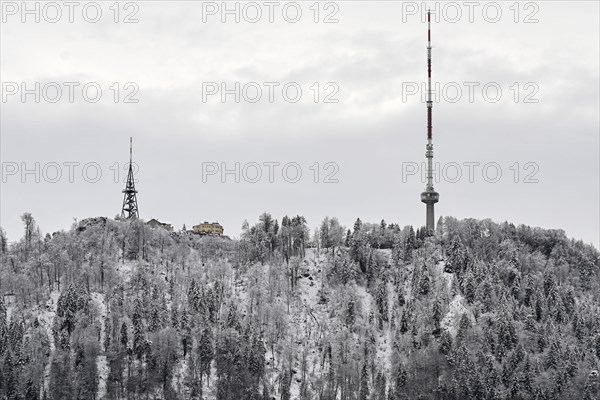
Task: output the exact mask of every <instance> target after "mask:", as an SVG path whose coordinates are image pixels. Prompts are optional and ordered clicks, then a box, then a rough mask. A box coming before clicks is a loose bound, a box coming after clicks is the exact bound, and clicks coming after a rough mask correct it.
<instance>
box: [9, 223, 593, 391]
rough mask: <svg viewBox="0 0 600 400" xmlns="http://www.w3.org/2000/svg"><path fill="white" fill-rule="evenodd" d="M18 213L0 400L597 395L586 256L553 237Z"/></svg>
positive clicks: (483, 228)
mask: <svg viewBox="0 0 600 400" xmlns="http://www.w3.org/2000/svg"><path fill="white" fill-rule="evenodd" d="M22 219H23V223H24V235H23V238H22V239H21V240H20V241H18V242H17V243H10V244H9V243H7V241H6V237H5V234H4V232H3V231H2V232H1V235H0V242H1V243H0V245H1V246H0V247H1V254H0V261H1V270H0V292H1V293H2V294H4V296H2V297H1V298H0V370H1V373H0V399H9V400H13V399H26V400H32V399H52V400H63V399H64V400H71V399H77V400H79V399H203V400H213V399H218V400H246V399H247V400H267V399H269V400H270V399H276V400H279V399H281V400H293V399H298V400H300V399H318V400H334V399H335V400H337V399H341V400H354V399H356V400H367V399H369V400H399V399H586V400H591V399H598V398H600V377H599V376H598V370H599V369H600V254H599V252H598V251H597V250H596V249H594V248H593V247H592V246H590V245H586V244H584V243H582V242H580V241H574V240H571V239H568V238H567V237H566V235H565V233H564V232H563V231H559V230H544V229H539V228H530V227H527V226H518V227H515V226H514V225H512V224H510V223H502V224H498V223H494V222H492V221H489V220H483V221H478V220H473V219H468V220H463V221H458V220H456V219H454V218H450V217H447V218H442V219H440V221H439V222H438V226H437V229H436V231H435V232H424V231H421V230H417V231H416V232H415V230H413V228H412V227H410V226H407V227H403V228H401V227H400V226H399V225H396V224H390V225H387V224H386V223H385V222H384V221H381V222H380V223H376V224H371V223H366V222H362V221H361V220H360V219H358V220H357V221H356V223H355V224H354V226H353V227H351V229H346V228H344V227H342V226H340V224H339V222H338V221H337V219H335V218H331V219H330V218H326V219H325V220H324V221H322V223H321V224H320V229H317V230H316V231H315V232H313V233H311V232H309V230H308V228H307V222H306V220H305V219H304V218H303V217H302V216H294V217H287V216H285V217H283V218H281V219H275V218H274V217H272V216H271V215H270V214H267V213H265V214H263V215H261V216H260V217H259V221H258V222H257V223H255V224H253V225H251V224H248V223H247V222H245V223H244V224H243V226H242V229H243V233H242V235H241V238H240V239H239V240H237V239H236V240H230V239H228V238H221V237H211V236H199V235H195V234H193V233H188V232H176V233H169V232H167V231H165V230H163V229H151V228H150V227H148V226H146V225H145V224H144V223H143V221H140V220H133V221H130V220H112V219H107V218H91V219H88V220H84V221H81V222H79V223H76V224H74V225H73V227H72V229H70V230H69V231H67V232H56V233H54V234H52V235H50V234H47V235H42V234H41V233H40V229H39V228H38V227H37V226H36V222H35V220H34V218H33V217H32V216H31V215H30V214H24V215H23V217H22Z"/></svg>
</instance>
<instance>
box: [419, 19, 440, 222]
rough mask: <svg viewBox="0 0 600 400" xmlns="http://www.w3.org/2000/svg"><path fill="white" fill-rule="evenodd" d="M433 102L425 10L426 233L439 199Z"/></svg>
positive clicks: (429, 20) (429, 32) (429, 47)
mask: <svg viewBox="0 0 600 400" xmlns="http://www.w3.org/2000/svg"><path fill="white" fill-rule="evenodd" d="M432 114H433V101H432V100H431V12H430V11H429V10H427V145H426V146H425V149H426V151H425V157H426V158H427V186H426V187H425V191H424V192H423V193H421V201H422V202H423V203H425V204H426V205H427V207H426V218H425V227H426V228H427V230H428V231H430V232H431V231H433V230H434V229H435V219H434V218H435V216H434V215H435V214H434V210H433V205H434V204H435V203H437V202H438V201H439V199H440V195H439V193H437V192H436V191H435V190H434V189H433V136H432Z"/></svg>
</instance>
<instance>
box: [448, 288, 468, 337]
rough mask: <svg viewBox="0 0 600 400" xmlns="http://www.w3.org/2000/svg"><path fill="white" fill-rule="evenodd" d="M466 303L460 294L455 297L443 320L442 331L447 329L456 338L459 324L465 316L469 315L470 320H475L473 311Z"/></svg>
mask: <svg viewBox="0 0 600 400" xmlns="http://www.w3.org/2000/svg"><path fill="white" fill-rule="evenodd" d="M464 302H465V299H464V297H462V296H461V295H460V294H457V295H456V296H454V298H453V299H452V301H451V302H450V310H449V311H448V313H446V315H445V316H444V319H443V320H442V329H446V330H447V331H448V332H450V333H451V334H452V336H456V333H457V332H458V323H459V322H460V318H461V317H462V315H463V314H467V315H468V316H469V318H471V319H473V315H472V313H471V311H470V310H469V309H468V308H467V307H466V306H465V305H464Z"/></svg>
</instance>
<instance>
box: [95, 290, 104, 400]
mask: <svg viewBox="0 0 600 400" xmlns="http://www.w3.org/2000/svg"><path fill="white" fill-rule="evenodd" d="M92 301H93V302H94V304H95V305H96V307H98V310H99V312H100V315H99V316H98V319H99V321H98V322H99V323H100V346H101V347H102V346H103V345H104V336H105V335H106V332H104V318H106V312H107V311H106V301H105V299H104V294H103V293H98V292H92ZM96 366H97V368H98V378H99V381H98V399H103V398H104V396H105V395H106V379H107V377H108V363H107V361H106V356H105V355H99V356H98V357H97V358H96Z"/></svg>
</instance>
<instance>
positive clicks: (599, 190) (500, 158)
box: [0, 1, 600, 248]
mask: <svg viewBox="0 0 600 400" xmlns="http://www.w3.org/2000/svg"><path fill="white" fill-rule="evenodd" d="M23 4H25V3H21V2H2V10H1V12H2V14H1V18H2V20H1V25H0V36H1V38H0V81H1V82H2V99H1V102H0V134H1V135H0V145H1V149H0V158H1V164H2V177H1V178H2V181H1V185H2V190H1V194H0V202H1V204H0V225H1V226H2V228H3V229H4V230H5V231H6V232H7V234H8V237H9V240H10V241H16V240H19V239H20V238H21V237H22V231H23V226H22V222H21V220H20V216H21V215H22V214H23V213H24V212H30V213H32V215H33V216H34V218H35V219H36V221H37V222H38V224H39V226H40V228H41V230H42V232H43V233H52V232H54V231H58V230H61V229H68V228H69V227H70V225H71V224H72V223H73V222H74V221H78V220H82V219H84V218H87V217H95V216H108V217H114V216H115V215H117V214H119V213H120V210H121V205H122V201H123V194H122V193H121V191H122V189H123V188H124V186H125V182H124V180H125V178H126V172H127V171H126V169H124V168H127V163H128V159H129V138H130V137H132V138H133V160H134V163H135V166H136V168H135V169H136V173H135V177H136V180H137V182H136V188H137V190H138V191H139V193H138V203H139V209H140V217H141V218H144V219H145V220H149V219H151V218H157V219H159V220H160V221H164V222H169V223H171V224H173V225H174V227H175V228H176V229H180V228H181V227H182V226H183V225H184V224H185V225H186V227H187V228H188V229H189V228H191V226H192V225H195V224H197V223H199V222H202V221H219V222H220V223H221V224H222V225H223V226H224V228H225V234H228V235H230V236H232V237H239V235H240V233H241V225H242V223H243V221H244V220H248V221H249V222H250V223H254V222H256V221H257V220H258V216H259V215H260V214H261V213H263V212H269V213H271V214H272V215H273V216H274V217H275V218H278V219H281V218H282V217H283V216H284V215H297V214H300V215H304V216H305V217H306V218H307V220H308V223H309V225H310V226H311V228H312V229H314V228H315V227H317V226H318V225H319V223H320V221H322V220H323V218H325V217H326V216H329V217H337V218H338V219H339V220H340V222H341V223H342V224H343V225H345V226H347V227H351V226H352V225H353V223H354V221H355V220H356V218H357V217H360V218H361V220H363V221H368V222H375V223H378V222H379V221H381V219H385V221H386V222H388V223H398V224H400V225H401V226H404V225H409V224H412V225H414V226H415V227H418V226H422V225H424V223H425V205H424V204H423V203H421V202H420V193H421V192H422V191H423V189H424V187H425V182H424V180H423V173H424V164H423V163H424V161H425V144H426V104H425V92H426V90H425V86H424V84H425V82H426V78H427V71H426V57H427V49H426V46H427V42H426V40H427V23H426V18H425V10H426V9H427V8H428V7H429V8H431V10H432V11H433V13H434V14H433V15H432V27H431V30H432V46H433V49H432V58H433V72H432V81H433V89H434V105H433V140H434V154H435V158H434V161H435V163H437V164H436V172H435V173H436V178H438V180H437V181H436V182H435V189H436V190H437V191H438V192H439V193H440V202H439V203H438V204H436V206H435V211H436V219H437V218H438V216H453V217H456V218H459V219H462V218H477V219H485V218H491V219H492V220H494V221H497V222H503V221H509V222H512V223H514V224H515V225H518V224H525V225H529V226H539V227H543V228H551V229H563V230H565V232H566V233H567V235H568V236H569V237H573V238H575V239H581V240H583V241H584V242H586V243H592V244H594V246H596V248H598V244H599V243H600V206H599V204H600V163H599V160H600V116H599V112H598V110H599V109H600V104H599V103H600V96H599V90H600V89H599V88H600V77H599V70H600V66H599V59H600V54H599V48H600V44H599V36H600V33H599V15H600V12H599V11H600V10H599V3H598V2H594V1H582V2H572V1H568V2H567V1H548V2H528V3H514V2H497V3H495V2H475V3H469V2H449V3H448V2H393V1H335V2H325V1H323V2H318V3H315V2H303V1H299V2H272V3H269V2H262V1H258V2H235V1H229V2H227V3H223V2H220V1H219V2H200V1H198V2H192V1H169V2H162V1H139V2H121V3H118V4H117V5H118V6H117V7H116V6H114V5H113V2H106V3H104V2H98V3H93V2H75V6H73V8H70V6H67V5H65V4H64V3H63V2H56V3H53V5H48V4H47V3H39V2H33V1H32V2H28V3H26V4H27V7H28V9H27V10H24V9H23ZM471 4H472V5H471ZM515 4H516V5H515ZM36 19H37V21H36ZM236 19H237V20H236ZM259 95H260V96H259ZM36 97H37V98H36Z"/></svg>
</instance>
